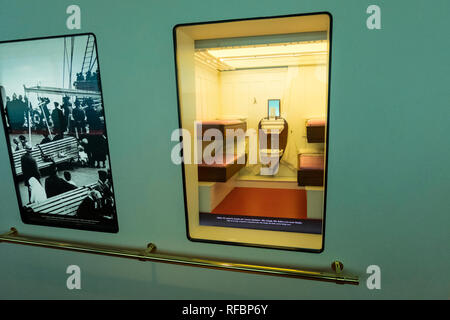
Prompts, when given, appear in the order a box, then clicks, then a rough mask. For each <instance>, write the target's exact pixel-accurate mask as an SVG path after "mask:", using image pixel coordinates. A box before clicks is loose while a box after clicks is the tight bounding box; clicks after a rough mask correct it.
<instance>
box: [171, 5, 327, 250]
mask: <svg viewBox="0 0 450 320" xmlns="http://www.w3.org/2000/svg"><path fill="white" fill-rule="evenodd" d="M174 38H175V43H176V48H175V51H176V65H177V88H178V101H179V113H180V128H181V129H182V130H181V133H180V136H181V135H182V139H180V144H181V146H182V153H180V154H182V155H183V164H182V168H183V169H182V171H183V181H184V196H185V200H186V201H185V204H186V217H187V224H188V226H187V230H188V237H189V238H190V239H191V240H194V241H212V242H220V243H232V244H241V245H249V246H263V247H272V248H282V249H294V250H306V251H312V252H321V251H322V250H323V243H324V220H325V200H326V162H327V161H326V159H327V150H328V148H327V146H328V145H327V123H328V108H329V107H328V81H329V67H330V47H331V41H330V38H331V17H330V15H329V14H326V13H319V14H308V15H295V16H286V17H274V18H261V19H250V20H238V21H220V22H210V23H200V24H185V25H178V26H176V27H175V28H174ZM310 127H314V129H316V128H318V129H317V130H318V131H317V130H316V131H314V130H313V132H312V134H311V129H310ZM308 128H309V129H308ZM321 130H323V132H322V131H321ZM300 159H301V161H300ZM317 159H318V160H317ZM319 162H320V163H319Z"/></svg>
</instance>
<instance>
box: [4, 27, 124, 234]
mask: <svg viewBox="0 0 450 320" xmlns="http://www.w3.org/2000/svg"><path fill="white" fill-rule="evenodd" d="M0 86H1V115H2V122H3V127H4V132H5V138H6V144H7V146H8V149H9V156H10V163H11V169H12V175H13V179H14V184H15V190H16V194H17V200H18V204H19V208H20V214H21V218H22V221H23V222H24V223H28V224H38V225H47V226H56V227H65V228H74V229H83V230H93V231H103V232H117V231H118V222H117V212H116V202H115V197H114V188H113V179H112V173H111V163H110V156H109V148H108V135H107V132H106V123H105V109H104V108H105V107H104V104H103V97H102V90H101V80H100V69H99V62H98V52H97V42H96V38H95V35H94V34H79V35H69V36H58V37H49V38H39V39H28V40H15V41H6V42H0Z"/></svg>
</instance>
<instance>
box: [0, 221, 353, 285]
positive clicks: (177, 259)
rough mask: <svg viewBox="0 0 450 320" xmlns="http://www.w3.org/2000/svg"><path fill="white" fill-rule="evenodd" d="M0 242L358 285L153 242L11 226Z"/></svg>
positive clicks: (336, 277)
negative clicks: (104, 241)
mask: <svg viewBox="0 0 450 320" xmlns="http://www.w3.org/2000/svg"><path fill="white" fill-rule="evenodd" d="M0 242H7V243H16V244H23V245H30V246H38V247H44V248H53V249H60V250H70V251H76V252H84V253H92V254H98V255H105V256H112V257H121V258H129V259H137V260H140V261H152V262H162V263H172V264H179V265H185V266H193V267H203V268H209V269H219V270H229V271H237V272H250V273H256V274H263V275H272V276H281V277H291V278H299V279H308V280H317V281H326V282H335V283H338V284H353V285H358V284H359V277H358V276H352V275H344V274H342V273H341V272H340V270H338V272H334V273H331V272H330V273H328V272H319V271H313V270H302V269H298V268H283V267H273V266H265V265H255V264H246V263H236V262H228V261H219V260H212V259H204V258H193V257H183V256H178V255H168V254H162V253H157V252H156V247H155V245H154V244H149V245H148V246H147V249H144V250H139V249H125V248H114V247H103V246H97V245H92V244H83V243H74V242H64V241H58V240H49V239H41V238H35V237H29V236H23V235H19V232H18V231H17V229H15V228H11V230H10V231H9V232H7V233H5V234H2V235H0ZM339 264H341V263H339Z"/></svg>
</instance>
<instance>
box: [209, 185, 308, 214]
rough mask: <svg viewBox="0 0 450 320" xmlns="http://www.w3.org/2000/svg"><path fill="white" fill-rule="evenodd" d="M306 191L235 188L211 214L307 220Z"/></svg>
mask: <svg viewBox="0 0 450 320" xmlns="http://www.w3.org/2000/svg"><path fill="white" fill-rule="evenodd" d="M306 211H307V209H306V191H305V190H299V189H271V188H234V189H233V190H232V191H231V192H230V193H229V194H228V195H227V196H226V197H225V199H224V200H223V201H222V202H221V203H220V204H219V205H218V206H217V207H216V208H214V210H213V211H212V212H211V213H215V214H229V215H243V216H258V217H274V218H291V219H306V218H307V212H306Z"/></svg>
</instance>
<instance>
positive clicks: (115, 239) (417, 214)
mask: <svg viewBox="0 0 450 320" xmlns="http://www.w3.org/2000/svg"><path fill="white" fill-rule="evenodd" d="M73 3H74V1H56V0H54V1H50V0H40V1H28V0H14V1H12V0H11V1H9V0H0V40H9V39H19V38H29V37H40V36H50V35H60V34H69V33H72V31H69V30H67V29H66V26H65V21H66V17H67V15H66V13H65V10H66V7H67V6H68V5H70V4H73ZM76 4H78V5H80V7H81V11H82V12H81V13H82V29H81V32H94V33H95V34H96V35H97V41H98V51H99V56H100V65H101V71H102V84H103V94H104V103H105V106H106V118H107V125H108V134H109V140H110V149H111V150H110V151H111V160H112V168H113V175H114V182H115V191H116V193H117V205H118V214H119V225H120V232H119V233H118V234H103V233H96V232H87V231H77V230H69V229H58V228H48V227H42V226H32V225H24V224H23V223H22V222H21V220H20V218H19V210H18V206H17V203H16V198H15V192H14V188H13V180H12V174H11V170H10V167H9V161H8V155H7V151H6V143H5V139H4V138H3V137H1V138H0V195H1V196H0V201H1V204H0V232H6V231H8V230H9V228H10V227H11V226H15V227H17V228H18V229H19V231H20V232H22V233H24V234H30V235H36V236H44V235H45V236H47V237H53V238H56V239H65V240H73V241H85V242H92V243H102V244H110V245H122V246H130V247H144V246H145V245H146V244H147V243H148V242H150V241H152V242H154V243H155V244H156V245H157V246H158V248H159V249H160V250H161V251H165V252H173V253H183V254H185V255H195V256H205V257H218V258H222V259H232V260H237V261H250V262H257V263H267V264H272V265H287V266H303V267H309V268H313V269H316V268H318V269H328V267H329V265H330V263H331V262H332V261H333V260H335V259H339V260H341V261H342V262H343V263H344V265H345V271H346V272H348V273H353V274H357V275H359V276H360V277H361V280H362V281H361V284H360V285H359V286H358V287H355V286H341V285H336V284H330V283H321V282H314V281H307V280H293V279H286V278H277V277H268V276H260V275H249V274H240V273H235V272H227V271H216V270H207V269H197V268H192V267H183V266H174V265H165V264H154V263H149V262H138V261H129V260H124V259H118V258H110V257H101V256H94V255H88V254H79V253H71V252H62V251H57V250H50V249H43V248H34V247H25V246H18V245H11V244H0V298H64V299H66V298H84V299H90V298H133V299H136V298H137V299H153V298H164V299H178V298H186V299H197V298H198V299H215V298H218V299H222V298H223V299H234V298H237V299H239V298H253V299H305V298H314V299H323V298H328V299H334V298H340V299H342V298H344V299H345V298H354V299H360V298H369V299H372V298H373V299H379V298H442V299H446V298H448V297H449V293H450V290H449V289H450V288H449V283H450V281H449V276H448V270H449V267H450V263H449V262H450V261H449V252H450V250H449V242H450V241H449V240H450V239H449V231H448V229H449V225H450V219H449V216H450V200H449V199H450V197H449V195H448V194H449V192H450V167H449V159H450V148H449V142H450V141H449V134H448V132H449V119H450V105H449V102H450V93H449V92H450V90H449V86H450V83H449V75H450V63H449V57H450V43H449V41H448V30H449V27H450V26H449V22H448V21H449V15H448V14H449V12H450V2H449V1H448V0H435V1H412V0H409V1H380V0H377V1H361V0H346V1H335V0H322V1H317V0H315V1H313V0H310V1H308V0H278V1H268V0H258V1H242V0H228V1H211V0H210V1H194V0H191V1H181V0H180V1H174V0H172V1H167V2H163V1H156V0H153V1H143V0H142V1H136V0H134V1H123V0H120V1H117V0H116V1H112V0H108V1H106V0H102V1H99V0H96V1H87V0H78V1H76ZM370 4H378V5H379V6H380V7H381V10H382V11H381V13H382V30H375V31H371V30H368V29H367V28H366V18H367V16H368V15H367V14H366V13H365V12H366V8H367V7H368V6H369V5H370ZM319 11H329V12H330V13H331V14H332V15H333V48H332V66H331V92H330V94H331V95H330V146H329V148H330V149H329V151H330V153H329V177H328V183H329V185H328V199H327V220H326V234H325V251H324V252H323V253H322V254H311V253H297V252H287V251H277V250H270V249H255V248H246V247H235V246H225V245H214V244H205V243H194V242H190V241H188V240H187V238H186V234H185V218H184V208H183V194H182V180H181V169H180V167H178V166H175V165H173V164H172V163H171V161H170V151H171V147H172V144H171V142H170V133H171V132H172V130H173V129H174V128H176V127H177V100H176V87H175V72H174V70H175V65H174V56H173V42H172V27H173V26H174V25H176V24H179V23H187V22H197V21H213V20H223V19H237V18H249V17H262V16H275V15H285V14H295V13H307V12H319ZM69 264H77V265H79V266H80V267H81V271H82V289H81V290H79V291H76V290H73V291H69V290H67V289H66V285H65V283H66V278H67V275H66V273H65V270H66V267H67V266H68V265H69ZM371 264H376V265H379V266H380V267H381V272H382V283H381V285H382V288H381V290H368V289H367V288H366V285H365V281H366V279H367V274H366V272H365V271H366V268H367V266H369V265H371Z"/></svg>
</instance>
